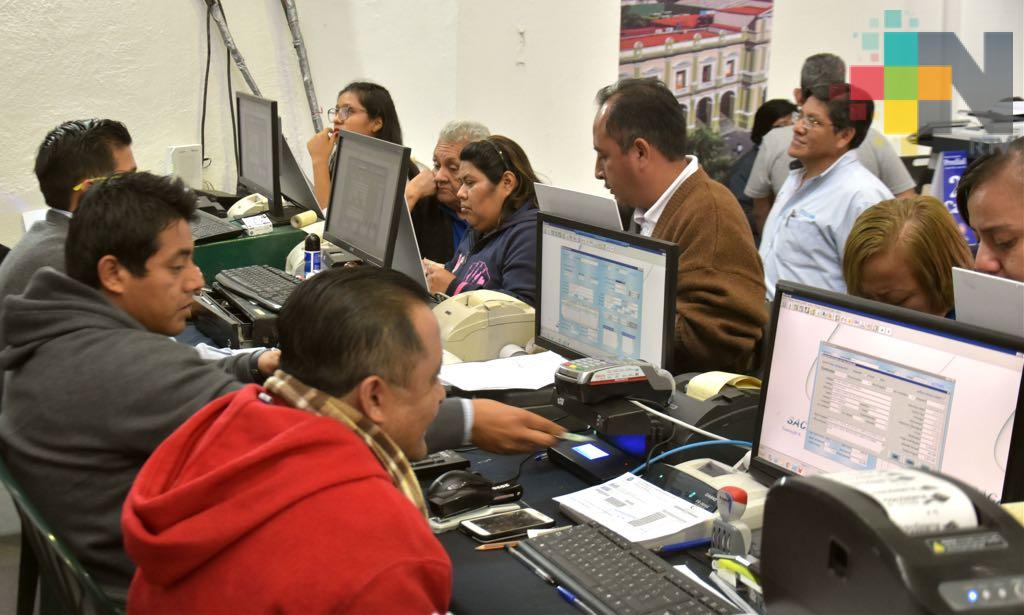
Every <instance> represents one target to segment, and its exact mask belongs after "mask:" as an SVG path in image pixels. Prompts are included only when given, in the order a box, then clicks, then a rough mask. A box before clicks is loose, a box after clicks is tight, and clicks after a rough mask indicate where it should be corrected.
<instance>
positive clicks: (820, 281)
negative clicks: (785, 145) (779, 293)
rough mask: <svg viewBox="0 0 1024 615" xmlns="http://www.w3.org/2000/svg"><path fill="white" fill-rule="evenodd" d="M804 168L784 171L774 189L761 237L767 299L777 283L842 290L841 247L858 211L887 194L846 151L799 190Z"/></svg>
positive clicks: (880, 183) (883, 187)
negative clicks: (781, 181)
mask: <svg viewBox="0 0 1024 615" xmlns="http://www.w3.org/2000/svg"><path fill="white" fill-rule="evenodd" d="M803 177H804V169H803V168H799V169H794V170H792V171H790V172H789V177H788V178H787V179H786V183H784V184H783V185H782V188H780V189H779V196H778V198H777V199H775V204H774V205H773V206H772V210H771V212H770V213H769V214H768V219H767V220H765V224H764V233H763V234H762V236H761V248H760V250H758V251H759V253H760V254H761V261H762V262H763V263H764V281H765V286H767V288H768V291H767V299H768V300H769V301H771V300H772V299H774V297H775V283H776V282H778V281H779V280H789V281H791V282H799V283H801V284H807V285H809V286H815V287H818V288H824V289H828V290H834V291H837V292H846V283H845V282H844V281H843V249H844V248H845V247H846V238H847V236H849V234H850V229H851V228H853V223H854V222H856V220H857V216H859V215H860V214H861V212H862V211H864V210H865V209H867V208H868V207H871V206H872V205H874V204H876V203H878V202H879V201H884V200H886V199H891V198H892V193H891V192H889V189H888V188H886V187H885V184H883V183H882V182H881V181H880V180H879V179H878V178H877V177H875V176H874V175H872V174H871V172H870V171H868V170H867V169H865V168H864V167H863V166H862V165H861V164H860V162H858V161H857V153H856V151H852V152H846V153H845V154H843V155H842V156H841V157H840V158H839V160H836V161H835V162H834V163H832V166H830V167H829V168H828V169H826V170H825V172H824V173H822V174H821V175H819V176H817V177H812V178H811V179H809V180H807V181H806V182H805V183H804V184H803V185H802V186H801V185H800V184H801V182H802V181H803Z"/></svg>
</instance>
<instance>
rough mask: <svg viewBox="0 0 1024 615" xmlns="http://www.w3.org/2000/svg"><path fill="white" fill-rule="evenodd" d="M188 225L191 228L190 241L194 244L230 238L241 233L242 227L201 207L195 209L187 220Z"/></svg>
mask: <svg viewBox="0 0 1024 615" xmlns="http://www.w3.org/2000/svg"><path fill="white" fill-rule="evenodd" d="M188 225H189V228H191V229H192V241H194V242H196V244H204V243H210V242H213V241H221V240H222V239H231V238H232V237H238V236H239V235H241V234H242V229H241V228H239V227H238V226H237V225H234V224H231V223H230V222H228V221H227V220H223V219H221V218H218V217H217V216H215V215H213V214H209V213H206V212H205V211H203V210H201V209H197V210H196V213H195V214H194V215H193V216H192V218H191V219H190V220H189V221H188Z"/></svg>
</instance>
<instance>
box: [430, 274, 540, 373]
mask: <svg viewBox="0 0 1024 615" xmlns="http://www.w3.org/2000/svg"><path fill="white" fill-rule="evenodd" d="M434 315H435V316H436V317H437V322H438V324H439V325H440V327H441V345H442V347H443V348H444V349H445V350H447V351H448V352H449V353H451V354H453V355H455V356H457V357H458V358H460V359H461V360H462V361H489V360H491V359H497V358H498V353H499V351H501V349H502V348H503V347H504V346H506V345H508V344H515V345H517V346H525V345H526V344H527V343H528V342H529V341H530V339H531V338H532V337H533V332H534V331H533V330H534V310H533V308H532V307H530V306H529V305H526V304H525V303H523V302H522V301H520V300H518V299H516V298H514V297H511V296H509V295H506V294H505V293H500V292H498V291H494V290H473V291H469V292H465V293H460V294H458V295H456V296H454V297H449V298H448V299H446V300H444V301H442V302H441V303H439V304H437V305H436V306H435V307H434Z"/></svg>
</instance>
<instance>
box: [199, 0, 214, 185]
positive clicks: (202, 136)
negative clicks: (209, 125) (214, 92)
mask: <svg viewBox="0 0 1024 615" xmlns="http://www.w3.org/2000/svg"><path fill="white" fill-rule="evenodd" d="M212 13H213V7H212V6H210V5H206V73H205V74H204V76H203V114H202V116H201V118H200V120H199V152H200V154H199V155H200V156H202V160H203V162H202V164H203V168H204V169H205V168H206V167H208V166H209V163H210V162H211V161H212V159H211V158H207V157H206V94H207V92H208V91H209V87H210V22H211V21H212V20H213V16H212Z"/></svg>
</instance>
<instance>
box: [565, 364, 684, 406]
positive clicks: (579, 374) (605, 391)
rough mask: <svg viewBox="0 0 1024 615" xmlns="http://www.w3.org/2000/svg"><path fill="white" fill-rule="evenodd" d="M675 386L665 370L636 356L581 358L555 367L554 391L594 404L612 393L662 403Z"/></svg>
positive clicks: (616, 395)
mask: <svg viewBox="0 0 1024 615" xmlns="http://www.w3.org/2000/svg"><path fill="white" fill-rule="evenodd" d="M675 390H676V381H675V379H674V378H673V377H672V374H670V373H669V372H668V370H664V369H661V368H660V367H657V366H655V365H653V364H651V363H649V362H647V361H641V360H638V359H618V360H615V359H612V360H606V359H598V358H583V359H577V360H575V361H566V362H565V363H562V364H561V365H560V366H558V370H557V371H555V391H556V394H557V395H560V396H564V397H572V398H575V399H577V400H579V401H580V402H582V403H584V404H595V403H598V402H601V401H604V400H606V399H611V398H613V397H632V398H636V399H646V400H650V401H654V402H658V403H666V402H668V400H669V399H670V398H671V397H672V393H674V392H675Z"/></svg>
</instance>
